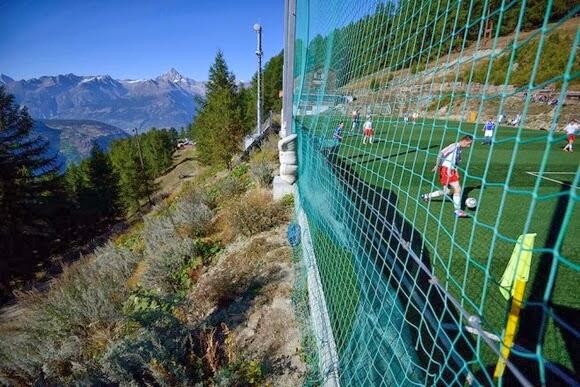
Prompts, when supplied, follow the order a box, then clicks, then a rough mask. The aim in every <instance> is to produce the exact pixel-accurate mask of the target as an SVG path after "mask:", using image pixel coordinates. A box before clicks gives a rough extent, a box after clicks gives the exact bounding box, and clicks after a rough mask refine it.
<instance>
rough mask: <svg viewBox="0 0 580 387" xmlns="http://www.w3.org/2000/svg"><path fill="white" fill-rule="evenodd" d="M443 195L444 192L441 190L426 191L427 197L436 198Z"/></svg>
mask: <svg viewBox="0 0 580 387" xmlns="http://www.w3.org/2000/svg"><path fill="white" fill-rule="evenodd" d="M443 195H445V192H443V191H433V192H431V193H428V194H427V197H428V198H429V199H433V198H438V197H439V196H443Z"/></svg>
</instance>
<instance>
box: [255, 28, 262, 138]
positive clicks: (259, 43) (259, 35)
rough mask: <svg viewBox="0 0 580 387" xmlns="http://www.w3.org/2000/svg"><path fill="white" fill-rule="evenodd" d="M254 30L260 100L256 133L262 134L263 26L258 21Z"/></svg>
mask: <svg viewBox="0 0 580 387" xmlns="http://www.w3.org/2000/svg"><path fill="white" fill-rule="evenodd" d="M254 31H256V34H257V41H256V56H257V57H258V100H257V102H256V105H257V112H256V113H257V114H256V121H257V124H256V135H260V131H261V125H262V55H263V54H264V53H263V52H262V26H261V25H259V24H258V23H256V24H254Z"/></svg>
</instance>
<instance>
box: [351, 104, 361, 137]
mask: <svg viewBox="0 0 580 387" xmlns="http://www.w3.org/2000/svg"><path fill="white" fill-rule="evenodd" d="M359 110H360V109H355V110H353V112H352V127H351V129H350V130H351V132H352V131H355V130H356V128H357V127H358V121H359V119H360V114H359Z"/></svg>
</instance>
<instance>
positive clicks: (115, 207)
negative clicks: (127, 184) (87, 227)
mask: <svg viewBox="0 0 580 387" xmlns="http://www.w3.org/2000/svg"><path fill="white" fill-rule="evenodd" d="M87 175H88V176H87V177H88V181H89V192H90V196H91V200H90V202H91V204H92V208H94V211H95V215H96V217H97V219H98V220H100V219H101V218H110V217H114V216H116V215H118V213H119V203H118V201H119V187H118V185H117V180H118V176H117V174H116V173H115V171H114V169H113V165H112V164H111V160H110V158H109V156H108V155H107V154H106V153H105V152H103V150H102V149H101V147H100V146H99V145H98V144H96V143H95V144H94V145H93V148H92V149H91V155H90V157H89V158H88V159H87Z"/></svg>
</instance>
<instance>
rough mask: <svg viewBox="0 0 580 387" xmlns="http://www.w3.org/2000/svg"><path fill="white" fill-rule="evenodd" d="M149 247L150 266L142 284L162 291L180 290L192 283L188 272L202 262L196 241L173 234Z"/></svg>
mask: <svg viewBox="0 0 580 387" xmlns="http://www.w3.org/2000/svg"><path fill="white" fill-rule="evenodd" d="M160 243H161V244H158V245H155V247H154V248H151V249H148V251H149V253H148V255H147V261H148V266H147V268H146V269H145V272H144V273H143V275H142V277H141V284H142V285H143V286H144V287H146V288H150V289H156V290H157V291H159V292H162V293H170V292H180V291H183V290H185V289H187V288H188V287H189V285H190V283H189V282H188V281H187V279H186V278H185V277H186V275H187V274H186V273H188V272H189V270H191V269H193V268H196V267H197V266H198V265H200V264H201V258H199V257H198V248H197V244H196V241H195V240H193V239H189V238H179V237H176V236H172V237H170V238H167V239H165V240H164V241H162V242H160Z"/></svg>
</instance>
